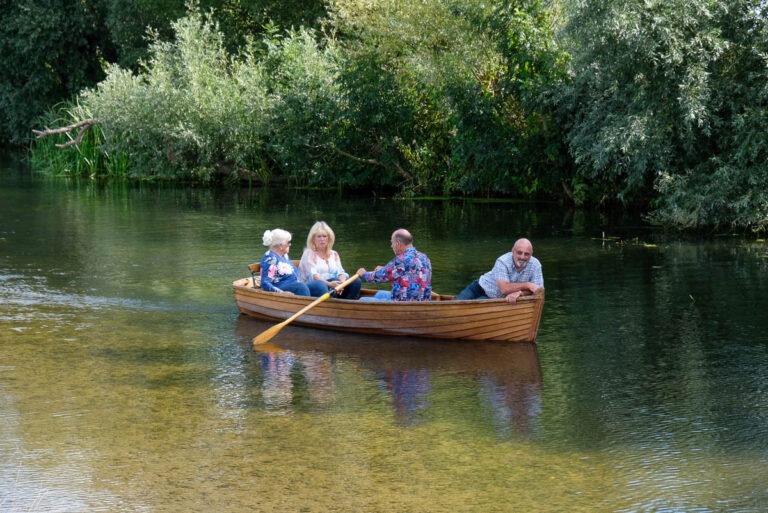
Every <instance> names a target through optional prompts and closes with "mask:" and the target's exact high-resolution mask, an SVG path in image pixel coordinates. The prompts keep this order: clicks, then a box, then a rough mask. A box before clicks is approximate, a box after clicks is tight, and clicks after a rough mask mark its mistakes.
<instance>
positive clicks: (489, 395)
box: [237, 315, 542, 437]
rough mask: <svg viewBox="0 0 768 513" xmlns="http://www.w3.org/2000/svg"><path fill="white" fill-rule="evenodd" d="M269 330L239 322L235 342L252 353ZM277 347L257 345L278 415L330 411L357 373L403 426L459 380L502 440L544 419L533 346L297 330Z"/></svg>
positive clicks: (271, 406) (266, 393)
mask: <svg viewBox="0 0 768 513" xmlns="http://www.w3.org/2000/svg"><path fill="white" fill-rule="evenodd" d="M271 326H273V324H272V323H269V322H264V321H260V320H256V319H252V318H250V317H247V316H242V315H241V316H240V317H239V318H238V321H237V335H238V337H239V338H240V341H241V343H242V344H243V346H244V347H248V348H249V349H248V350H250V347H251V339H252V337H253V336H254V335H257V334H259V333H261V332H262V331H264V330H266V329H268V328H270V327H271ZM278 340H279V341H271V342H267V343H265V344H261V345H257V346H255V349H256V354H257V355H258V357H259V358H260V367H261V370H262V372H263V374H264V375H263V378H262V400H263V404H264V406H265V408H267V409H268V410H270V411H273V412H275V413H288V412H291V411H293V410H295V409H296V408H297V407H301V405H302V404H304V405H307V404H308V405H310V406H311V407H313V408H318V407H320V408H322V407H323V406H326V407H327V406H329V405H330V404H332V403H333V402H334V401H336V400H339V398H338V396H339V394H338V391H337V390H336V386H337V383H338V381H337V380H338V379H339V376H340V375H341V374H344V373H347V372H351V371H352V370H351V369H354V372H358V373H360V371H363V372H362V373H361V374H362V376H363V378H364V379H372V378H373V379H376V380H377V386H378V389H379V390H381V391H382V392H385V393H386V394H387V395H388V396H389V401H390V403H391V405H392V408H393V410H394V415H395V422H396V423H397V424H398V425H402V426H410V425H414V424H417V423H419V422H420V421H421V420H422V419H423V418H424V417H423V415H422V414H423V413H424V412H425V410H427V409H428V408H430V407H431V406H433V405H434V404H433V403H434V401H433V400H432V398H433V396H436V395H442V396H443V397H445V396H446V394H445V392H446V390H445V388H447V387H451V386H454V384H456V383H458V382H457V381H456V380H460V382H461V383H463V386H471V387H472V388H473V390H474V392H473V393H472V394H471V397H473V398H475V399H474V400H475V401H477V398H480V399H479V400H480V402H481V403H482V404H481V405H480V408H479V410H480V411H481V412H483V413H482V416H483V417H484V421H485V423H492V424H493V428H494V431H495V432H496V433H498V434H499V435H501V436H503V437H507V436H512V435H514V436H518V437H519V436H527V435H528V434H530V432H531V430H532V429H533V428H534V426H533V425H534V424H536V423H537V420H538V417H539V414H540V403H541V382H542V374H541V367H540V365H539V357H538V352H537V347H536V344H535V343H515V344H503V343H492V342H472V343H469V344H467V343H465V342H460V341H455V340H445V341H443V340H436V339H423V338H410V337H399V336H398V337H394V336H393V337H387V336H373V335H363V334H354V333H339V332H332V331H324V330H315V329H311V328H302V327H296V326H288V327H286V328H285V329H284V330H283V331H282V332H281V336H280V337H279V339H278ZM456 386H461V385H456ZM448 395H450V394H448ZM465 395H466V394H465ZM475 410H477V408H475Z"/></svg>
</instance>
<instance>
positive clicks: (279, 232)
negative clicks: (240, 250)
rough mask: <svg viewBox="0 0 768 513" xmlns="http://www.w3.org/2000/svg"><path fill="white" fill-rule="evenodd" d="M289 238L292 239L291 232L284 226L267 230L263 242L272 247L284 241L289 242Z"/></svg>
mask: <svg viewBox="0 0 768 513" xmlns="http://www.w3.org/2000/svg"><path fill="white" fill-rule="evenodd" d="M289 240H291V234H290V233H289V232H287V231H285V230H283V229H282V228H275V229H274V230H267V231H266V232H264V237H263V238H262V243H263V244H264V245H265V246H269V247H270V248H271V247H273V246H277V245H278V244H282V243H283V242H288V241H289Z"/></svg>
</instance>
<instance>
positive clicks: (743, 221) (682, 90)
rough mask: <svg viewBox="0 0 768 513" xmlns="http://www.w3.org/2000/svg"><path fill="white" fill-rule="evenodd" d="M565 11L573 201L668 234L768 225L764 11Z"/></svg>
mask: <svg viewBox="0 0 768 513" xmlns="http://www.w3.org/2000/svg"><path fill="white" fill-rule="evenodd" d="M569 5H570V8H569V23H568V27H569V31H568V36H569V37H570V43H571V46H570V48H571V50H572V52H573V82H572V84H571V87H569V88H567V89H565V90H564V95H563V96H562V97H561V100H562V101H563V103H564V104H565V105H566V106H567V108H568V109H569V110H568V113H567V114H566V115H565V116H564V117H563V118H561V119H563V120H564V121H565V123H566V130H567V137H568V140H569V142H570V148H571V152H572V155H573V157H574V159H575V162H576V165H577V166H578V171H579V174H578V175H577V176H576V177H575V179H574V181H573V183H572V185H573V188H572V190H573V192H574V199H575V200H576V201H577V202H581V201H593V202H606V201H608V202H610V201H615V200H618V201H621V202H623V203H625V204H626V203H632V202H635V203H637V204H639V205H641V206H644V207H646V208H648V207H650V208H652V209H653V211H652V213H651V216H650V217H651V219H652V220H654V221H655V222H659V223H662V224H665V225H668V226H676V227H687V228H717V227H736V228H738V229H747V228H749V229H755V230H764V229H766V228H768V195H767V193H766V192H765V191H767V190H768V187H766V185H768V168H767V167H766V157H767V156H768V146H766V143H767V142H768V139H766V138H765V137H763V135H762V134H763V133H764V132H765V127H766V126H767V125H766V121H768V115H766V114H767V113H766V106H767V105H766V99H767V98H766V86H765V84H766V83H767V82H766V78H768V76H767V75H766V69H765V55H766V51H768V47H766V41H767V39H766V34H767V32H766V20H767V19H768V18H766V13H765V11H764V6H763V3H762V2H759V1H756V0H754V1H749V0H746V1H745V0H727V1H725V2H723V1H720V0H672V1H668V0H666V1H658V0H631V1H629V2H627V1H621V2H619V1H617V0H597V1H593V0H589V1H576V2H572V3H571V4H569Z"/></svg>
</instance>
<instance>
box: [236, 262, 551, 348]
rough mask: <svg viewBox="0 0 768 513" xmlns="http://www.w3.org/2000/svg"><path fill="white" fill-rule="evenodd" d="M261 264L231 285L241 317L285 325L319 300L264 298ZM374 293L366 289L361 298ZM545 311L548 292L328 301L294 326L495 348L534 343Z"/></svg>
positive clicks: (270, 295)
mask: <svg viewBox="0 0 768 513" xmlns="http://www.w3.org/2000/svg"><path fill="white" fill-rule="evenodd" d="M257 266H258V264H253V265H251V266H250V268H251V272H252V276H251V277H250V278H242V279H239V280H235V281H234V282H233V283H232V288H233V289H234V295H235V302H236V303H237V307H238V309H239V310H240V313H242V314H245V315H249V316H251V317H255V318H257V319H264V320H269V321H278V322H279V321H284V320H286V319H288V318H289V317H290V316H292V315H293V314H295V313H296V312H298V311H299V310H301V309H302V308H304V307H305V306H307V305H309V304H310V303H311V302H313V301H314V300H315V299H317V298H314V297H306V296H292V295H288V294H276V293H274V292H265V291H264V290H262V289H261V288H260V287H259V279H258V267H257ZM375 292H376V291H375V290H370V289H363V290H362V291H361V295H362V296H371V295H373V294H374V293H375ZM543 308H544V291H543V290H542V292H541V293H540V294H536V295H533V296H525V297H521V298H519V299H518V300H517V302H516V303H515V304H509V303H507V302H506V301H505V300H504V299H483V300H470V301H456V300H455V299H454V296H448V295H440V294H434V293H433V295H432V301H414V302H401V301H354V300H347V299H335V298H332V299H328V300H327V301H324V302H322V303H320V304H318V305H317V306H315V307H314V308H312V309H310V310H309V311H307V312H306V313H304V314H303V315H301V316H299V317H298V318H296V320H295V321H293V324H296V325H301V326H308V327H311V328H321V329H327V330H337V331H349V332H355V333H370V334H376V335H398V336H410V337H427V338H439V339H460V340H475V341H495V342H534V341H535V340H536V334H537V332H538V330H539V322H540V321H541V313H542V310H543Z"/></svg>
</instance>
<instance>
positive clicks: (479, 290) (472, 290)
mask: <svg viewBox="0 0 768 513" xmlns="http://www.w3.org/2000/svg"><path fill="white" fill-rule="evenodd" d="M456 299H488V296H487V295H486V294H485V290H484V289H483V287H481V286H480V281H479V280H475V281H473V282H472V283H470V284H469V285H467V286H466V288H465V289H464V290H462V291H461V292H459V295H458V296H456Z"/></svg>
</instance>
